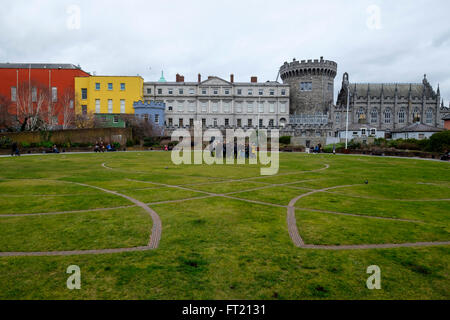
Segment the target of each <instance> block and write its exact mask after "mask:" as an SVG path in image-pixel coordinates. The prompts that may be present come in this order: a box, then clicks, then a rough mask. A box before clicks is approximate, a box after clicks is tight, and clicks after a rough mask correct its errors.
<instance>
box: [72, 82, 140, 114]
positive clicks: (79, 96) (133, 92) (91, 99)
mask: <svg viewBox="0 0 450 320" xmlns="http://www.w3.org/2000/svg"><path fill="white" fill-rule="evenodd" d="M143 83H144V80H143V79H142V77H139V76H90V77H77V78H75V100H76V111H77V113H81V114H88V113H92V114H105V113H108V114H132V113H134V108H133V103H134V102H135V101H140V100H142V98H143V96H142V87H143Z"/></svg>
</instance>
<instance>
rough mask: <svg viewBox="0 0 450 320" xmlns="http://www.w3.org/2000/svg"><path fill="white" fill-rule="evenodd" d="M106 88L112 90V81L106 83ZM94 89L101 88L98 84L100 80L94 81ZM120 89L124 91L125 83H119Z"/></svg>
mask: <svg viewBox="0 0 450 320" xmlns="http://www.w3.org/2000/svg"><path fill="white" fill-rule="evenodd" d="M107 86H108V90H109V91H112V90H114V86H113V83H112V82H109V83H108V85H107ZM95 90H97V91H98V90H101V84H100V82H96V83H95ZM120 91H125V83H121V84H120Z"/></svg>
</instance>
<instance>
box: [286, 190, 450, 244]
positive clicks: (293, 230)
mask: <svg viewBox="0 0 450 320" xmlns="http://www.w3.org/2000/svg"><path fill="white" fill-rule="evenodd" d="M358 185H360V184H354V185H343V186H335V187H329V188H323V189H318V190H314V191H310V192H307V193H304V194H302V195H300V196H298V197H295V198H294V199H292V200H291V201H290V202H289V205H288V208H287V217H286V220H287V225H288V231H289V236H290V237H291V240H292V242H293V243H294V245H295V246H296V247H299V248H303V249H324V250H349V249H387V248H401V247H422V246H438V245H449V244H450V241H437V242H413V243H386V244H360V245H316V244H305V242H304V241H303V239H302V237H301V236H300V233H299V232H298V227H297V221H296V219H295V204H296V202H297V201H298V200H300V199H301V198H304V197H307V196H310V195H312V194H314V193H317V192H325V191H328V190H333V189H338V188H345V187H353V186H358ZM304 210H308V209H304ZM329 213H336V214H342V213H337V212H332V211H329ZM376 218H379V217H376ZM391 219H393V220H399V221H402V219H394V218H391Z"/></svg>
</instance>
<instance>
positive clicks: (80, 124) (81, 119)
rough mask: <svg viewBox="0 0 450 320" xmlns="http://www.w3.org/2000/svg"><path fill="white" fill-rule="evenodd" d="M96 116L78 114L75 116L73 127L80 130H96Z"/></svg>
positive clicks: (89, 113) (90, 113)
mask: <svg viewBox="0 0 450 320" xmlns="http://www.w3.org/2000/svg"><path fill="white" fill-rule="evenodd" d="M94 124H95V115H94V114H93V113H92V112H88V113H86V114H82V113H77V114H75V115H74V119H73V125H74V126H75V128H78V129H88V128H94V127H95V126H94Z"/></svg>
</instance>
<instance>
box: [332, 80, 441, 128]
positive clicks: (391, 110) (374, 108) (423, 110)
mask: <svg viewBox="0 0 450 320" xmlns="http://www.w3.org/2000/svg"><path fill="white" fill-rule="evenodd" d="M348 96H349V97H350V99H349V125H353V127H354V126H355V125H358V124H364V125H366V126H369V127H370V130H371V131H372V132H373V129H374V130H380V131H384V132H386V135H387V136H388V137H390V135H391V133H392V132H394V131H397V130H398V129H401V128H403V127H407V126H409V125H411V124H413V123H422V124H425V125H428V126H432V127H437V128H443V126H444V123H443V120H442V117H443V114H444V113H447V112H448V108H444V105H443V103H441V96H440V90H439V86H438V88H437V90H436V91H435V90H434V89H433V88H432V86H431V85H430V83H429V82H428V80H427V78H426V75H425V76H424V78H423V80H422V83H393V84H386V83H381V84H374V83H365V84H363V83H350V82H349V76H348V74H347V73H345V74H344V76H343V81H342V88H341V91H340V92H339V95H338V99H337V102H336V106H335V107H334V108H333V112H332V114H331V121H333V122H334V130H335V132H338V131H342V130H343V129H345V125H346V111H347V98H348Z"/></svg>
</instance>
